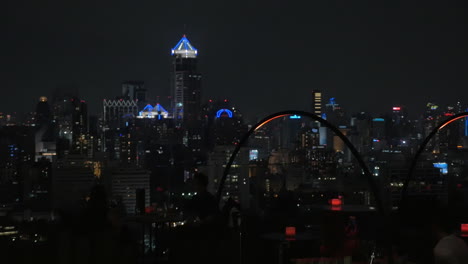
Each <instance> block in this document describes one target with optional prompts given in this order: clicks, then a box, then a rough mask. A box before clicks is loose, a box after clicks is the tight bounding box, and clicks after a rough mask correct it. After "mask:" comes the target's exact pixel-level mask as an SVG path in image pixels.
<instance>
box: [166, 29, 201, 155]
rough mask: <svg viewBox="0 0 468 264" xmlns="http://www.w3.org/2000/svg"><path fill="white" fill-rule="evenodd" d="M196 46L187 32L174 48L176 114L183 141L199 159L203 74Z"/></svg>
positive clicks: (174, 111)
mask: <svg viewBox="0 0 468 264" xmlns="http://www.w3.org/2000/svg"><path fill="white" fill-rule="evenodd" d="M197 55H198V51H197V49H196V48H195V47H194V46H192V44H190V42H189V40H188V39H187V37H186V36H185V35H184V36H183V37H182V38H181V39H180V41H179V42H178V43H177V45H175V47H174V48H173V49H172V56H173V70H172V78H173V80H172V85H173V89H172V93H173V97H172V98H173V117H174V121H175V125H176V127H181V128H182V131H183V136H182V144H183V145H184V146H185V147H187V148H188V149H189V150H190V151H191V152H192V154H193V155H194V161H195V162H196V163H200V162H201V161H202V160H203V159H204V158H203V155H202V152H203V151H202V149H203V141H202V134H203V132H202V121H201V112H202V107H201V75H200V74H199V73H198V71H197Z"/></svg>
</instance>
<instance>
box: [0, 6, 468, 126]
mask: <svg viewBox="0 0 468 264" xmlns="http://www.w3.org/2000/svg"><path fill="white" fill-rule="evenodd" d="M9 4H10V3H9ZM50 4H51V5H44V6H47V7H44V8H43V9H42V12H40V13H41V15H39V14H36V13H35V12H34V10H35V9H38V8H40V7H39V6H35V5H34V4H32V3H31V6H30V7H28V6H21V5H20V4H14V3H12V4H11V6H9V7H7V10H11V12H8V15H7V21H8V24H7V26H6V27H5V29H6V36H7V37H6V39H7V40H8V41H6V42H3V43H2V44H1V45H2V46H3V50H4V52H5V53H4V55H5V56H3V57H4V62H5V63H4V65H9V67H6V68H7V69H5V71H3V72H4V73H5V76H4V80H6V85H5V90H8V91H9V97H8V98H7V97H4V98H3V99H0V100H1V101H0V103H1V105H2V109H0V110H1V111H3V112H13V111H17V112H19V111H20V109H27V106H28V105H32V104H33V103H35V102H36V100H37V98H38V97H39V96H42V95H50V94H52V92H53V90H54V89H56V88H58V87H59V89H69V88H70V87H76V89H77V90H78V91H79V95H80V96H81V97H83V98H84V99H86V100H87V101H88V102H89V105H90V112H92V113H96V114H97V113H99V110H100V107H99V105H100V102H101V100H102V99H103V98H107V97H108V95H112V94H115V91H117V90H118V89H119V87H120V83H121V82H122V81H125V80H141V81H144V82H145V85H146V87H147V89H148V94H149V95H150V96H154V97H155V96H156V95H161V96H167V95H169V93H170V67H171V55H170V49H171V48H172V47H173V45H174V43H175V41H177V40H178V39H180V37H181V36H182V35H183V34H184V33H185V34H187V36H188V37H189V38H190V40H191V41H192V43H193V44H194V45H195V46H196V47H197V48H198V49H199V50H200V53H199V58H200V61H199V66H200V70H199V71H200V73H201V74H202V75H203V80H202V86H203V89H202V90H203V93H202V98H203V99H204V100H207V99H210V98H211V97H212V98H228V99H230V100H231V101H233V102H235V103H236V105H237V106H238V107H239V109H241V110H242V111H243V112H244V113H246V114H247V115H248V116H249V117H251V118H261V117H262V116H265V115H267V114H269V113H272V112H276V111H281V110H285V109H297V110H310V109H309V100H310V98H306V96H305V94H307V95H309V93H310V91H311V90H313V89H320V90H322V91H323V92H324V94H325V95H330V97H336V98H337V100H338V101H339V102H340V104H341V105H342V106H343V107H344V108H345V109H346V110H347V111H348V112H350V113H353V112H359V111H363V110H364V111H372V112H386V109H389V107H391V106H393V105H406V106H407V107H408V108H409V110H410V112H416V111H418V110H419V109H421V110H422V109H423V108H424V106H425V104H426V103H427V102H432V101H435V102H436V103H438V104H440V105H444V104H450V103H451V104H455V103H456V102H457V101H458V100H462V101H463V98H465V97H466V96H467V94H466V92H465V91H464V89H461V87H465V86H466V85H467V84H468V78H467V77H466V76H465V74H464V72H465V71H466V66H465V63H464V61H466V56H467V54H466V51H465V50H464V47H465V46H466V42H467V40H466V37H465V36H464V34H463V29H464V27H465V23H464V22H465V21H464V19H463V16H462V12H461V11H460V10H459V9H457V8H455V7H450V6H449V5H448V4H444V3H440V4H439V5H437V6H435V5H434V6H432V5H430V4H429V3H425V5H423V6H417V5H410V4H408V6H406V8H404V9H392V8H388V9H384V7H385V5H384V4H374V5H373V6H371V7H369V6H364V5H363V6H359V5H357V4H354V5H353V4H349V6H348V5H339V4H333V3H331V4H324V3H314V4H310V3H307V4H304V5H301V6H295V5H294V4H289V3H280V2H273V3H269V4H266V3H263V4H262V3H261V2H256V3H251V4H249V5H246V6H245V7H243V6H235V5H220V4H216V3H209V2H207V3H202V4H200V5H194V4H190V3H186V5H184V7H183V8H180V9H177V11H178V12H176V13H177V14H178V15H177V16H170V15H165V14H171V13H173V12H172V11H175V10H174V8H175V7H172V6H171V5H170V4H167V3H161V5H160V6H158V7H154V6H151V5H149V6H136V5H133V4H122V5H121V6H116V7H113V10H114V11H115V12H113V13H112V14H108V15H105V14H103V15H102V16H101V14H100V13H99V12H98V13H96V12H95V10H96V9H93V8H90V7H88V6H87V5H86V4H80V5H78V6H69V4H57V5H54V3H53V2H51V3H50ZM208 7H211V8H219V11H220V12H214V13H213V14H212V12H207V11H208V10H209V8H208ZM299 7H303V8H299ZM96 8H98V7H96ZM301 9H303V10H301ZM75 12H76V13H78V14H80V15H72V14H74V13H75ZM295 12H298V14H300V15H297V16H292V15H293V14H295ZM123 17H125V19H122V18H123ZM57 21H61V23H57ZM210 21H217V23H210ZM364 24H365V25H366V26H365V27H363V25H364ZM60 87H61V88H60ZM442 90H443V91H444V97H443V98H441V93H442V92H441V91H442ZM247 92H248V93H250V94H251V96H247V97H246V96H244V94H245V93H247ZM377 95H379V97H377ZM258 98H265V100H258ZM259 109H261V110H260V111H259ZM260 112H261V113H260ZM255 114H256V115H258V116H255V117H252V115H255Z"/></svg>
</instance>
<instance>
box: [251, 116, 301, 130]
mask: <svg viewBox="0 0 468 264" xmlns="http://www.w3.org/2000/svg"><path fill="white" fill-rule="evenodd" d="M290 115H292V114H284V115H279V116H274V117H272V118H270V119H268V120H266V121H263V122H262V123H261V124H260V125H258V126H257V127H256V128H255V130H257V129H260V128H261V127H262V126H264V125H266V124H268V123H270V122H271V121H273V120H275V119H278V118H281V117H285V116H290Z"/></svg>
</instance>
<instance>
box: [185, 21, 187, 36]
mask: <svg viewBox="0 0 468 264" xmlns="http://www.w3.org/2000/svg"><path fill="white" fill-rule="evenodd" d="M186 34H187V24H185V23H184V36H185V35H186Z"/></svg>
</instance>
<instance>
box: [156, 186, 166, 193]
mask: <svg viewBox="0 0 468 264" xmlns="http://www.w3.org/2000/svg"><path fill="white" fill-rule="evenodd" d="M156 191H157V192H163V191H164V189H163V188H161V187H156Z"/></svg>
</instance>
